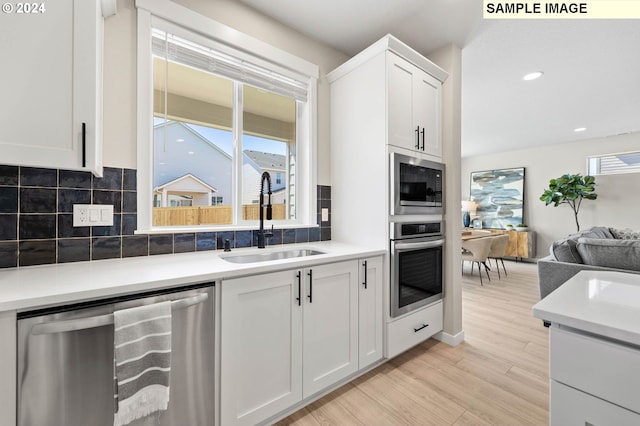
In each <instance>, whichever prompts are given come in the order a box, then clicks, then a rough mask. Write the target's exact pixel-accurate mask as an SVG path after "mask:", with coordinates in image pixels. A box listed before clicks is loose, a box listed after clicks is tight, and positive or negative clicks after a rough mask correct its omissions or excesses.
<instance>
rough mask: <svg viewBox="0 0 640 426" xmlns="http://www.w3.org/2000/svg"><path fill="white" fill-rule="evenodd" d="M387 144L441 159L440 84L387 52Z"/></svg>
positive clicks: (420, 70)
mask: <svg viewBox="0 0 640 426" xmlns="http://www.w3.org/2000/svg"><path fill="white" fill-rule="evenodd" d="M387 88H388V89H387V97H388V126H389V135H388V143H389V144H390V145H394V146H398V147H400V148H405V149H408V150H411V151H418V152H424V153H426V154H429V155H433V156H435V157H442V143H441V137H440V127H441V124H440V119H441V118H440V89H441V83H440V82H439V81H438V80H436V79H435V78H433V77H432V76H430V75H429V74H427V73H426V72H425V71H423V70H422V69H420V68H418V67H416V66H415V65H413V64H411V63H410V62H408V61H406V60H404V59H403V58H401V57H399V56H398V55H396V54H394V53H392V52H387Z"/></svg>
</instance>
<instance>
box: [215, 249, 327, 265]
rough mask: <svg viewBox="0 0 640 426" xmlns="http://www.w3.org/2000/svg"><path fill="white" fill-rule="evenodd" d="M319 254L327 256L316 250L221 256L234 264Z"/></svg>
mask: <svg viewBox="0 0 640 426" xmlns="http://www.w3.org/2000/svg"><path fill="white" fill-rule="evenodd" d="M318 254H325V252H323V251H319V250H314V249H292V250H281V251H269V252H266V253H255V252H252V253H243V254H233V255H227V256H224V255H223V256H220V258H221V259H222V260H226V261H227V262H232V263H255V262H268V261H271V260H282V259H293V258H296V257H306V256H316V255H318Z"/></svg>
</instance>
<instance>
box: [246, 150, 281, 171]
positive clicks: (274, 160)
mask: <svg viewBox="0 0 640 426" xmlns="http://www.w3.org/2000/svg"><path fill="white" fill-rule="evenodd" d="M244 154H245V155H246V156H247V157H249V158H250V159H251V160H252V161H253V162H255V163H256V164H257V165H258V167H260V168H261V169H262V170H265V169H269V170H282V171H285V170H286V169H287V166H286V164H287V163H286V161H287V157H286V156H284V155H280V154H272V153H270V152H260V151H252V150H250V149H245V150H244Z"/></svg>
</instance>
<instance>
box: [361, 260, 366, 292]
mask: <svg viewBox="0 0 640 426" xmlns="http://www.w3.org/2000/svg"><path fill="white" fill-rule="evenodd" d="M362 266H364V282H363V283H362V284H363V285H364V289H365V290H366V289H367V261H366V260H365V261H364V262H363V263H362Z"/></svg>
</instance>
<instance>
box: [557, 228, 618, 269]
mask: <svg viewBox="0 0 640 426" xmlns="http://www.w3.org/2000/svg"><path fill="white" fill-rule="evenodd" d="M581 237H584V238H606V239H609V238H613V234H612V233H611V231H609V228H606V227H604V226H594V227H593V228H591V229H586V230H584V231H580V232H577V233H575V234H571V235H569V236H567V237H565V238H562V239H560V240H556V241H554V242H553V244H552V245H551V250H550V251H551V256H553V257H554V259H556V260H558V261H560V262H570V263H583V262H582V258H581V257H580V253H578V250H576V242H577V241H578V238H581Z"/></svg>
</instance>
